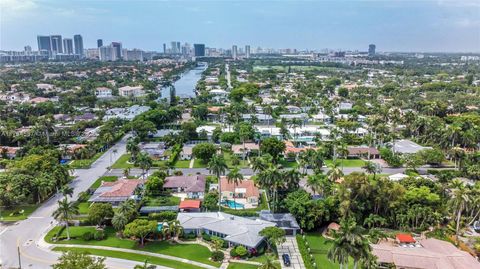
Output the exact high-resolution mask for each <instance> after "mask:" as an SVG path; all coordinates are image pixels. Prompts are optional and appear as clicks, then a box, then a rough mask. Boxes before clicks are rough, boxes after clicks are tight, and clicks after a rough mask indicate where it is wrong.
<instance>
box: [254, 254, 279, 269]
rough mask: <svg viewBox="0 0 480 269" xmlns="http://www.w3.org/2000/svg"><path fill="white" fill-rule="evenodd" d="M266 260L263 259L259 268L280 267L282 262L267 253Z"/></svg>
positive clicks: (271, 268) (276, 268) (277, 268)
mask: <svg viewBox="0 0 480 269" xmlns="http://www.w3.org/2000/svg"><path fill="white" fill-rule="evenodd" d="M265 258H266V259H265V261H263V263H262V265H260V266H259V267H258V269H280V268H281V267H280V264H279V263H278V261H277V260H276V259H275V257H274V256H272V255H265Z"/></svg>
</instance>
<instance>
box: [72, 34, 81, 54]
mask: <svg viewBox="0 0 480 269" xmlns="http://www.w3.org/2000/svg"><path fill="white" fill-rule="evenodd" d="M73 43H74V44H75V54H76V55H79V56H80V58H83V38H82V36H81V35H74V36H73ZM72 52H73V51H72Z"/></svg>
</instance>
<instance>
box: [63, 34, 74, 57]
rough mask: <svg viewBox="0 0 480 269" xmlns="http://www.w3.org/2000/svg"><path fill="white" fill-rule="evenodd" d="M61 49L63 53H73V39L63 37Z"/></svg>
mask: <svg viewBox="0 0 480 269" xmlns="http://www.w3.org/2000/svg"><path fill="white" fill-rule="evenodd" d="M63 49H64V52H65V54H73V40H72V39H71V38H65V39H63Z"/></svg>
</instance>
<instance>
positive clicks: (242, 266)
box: [227, 262, 258, 269]
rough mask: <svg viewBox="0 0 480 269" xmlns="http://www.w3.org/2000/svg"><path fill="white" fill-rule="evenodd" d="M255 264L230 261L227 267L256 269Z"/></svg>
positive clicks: (228, 268) (231, 268) (230, 268)
mask: <svg viewBox="0 0 480 269" xmlns="http://www.w3.org/2000/svg"><path fill="white" fill-rule="evenodd" d="M257 268H258V266H257V265H253V264H246V263H235V262H231V263H230V264H229V265H228V267H227V269H257Z"/></svg>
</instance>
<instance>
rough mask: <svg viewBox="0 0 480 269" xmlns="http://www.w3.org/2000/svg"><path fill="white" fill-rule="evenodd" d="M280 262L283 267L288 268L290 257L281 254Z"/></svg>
mask: <svg viewBox="0 0 480 269" xmlns="http://www.w3.org/2000/svg"><path fill="white" fill-rule="evenodd" d="M282 260H283V264H284V265H285V266H290V256H288V254H283V255H282Z"/></svg>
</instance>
